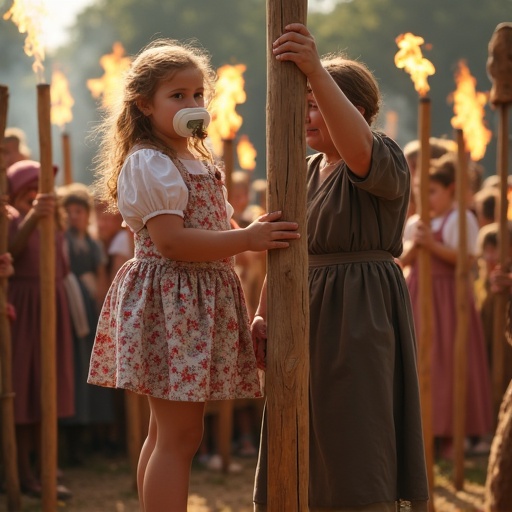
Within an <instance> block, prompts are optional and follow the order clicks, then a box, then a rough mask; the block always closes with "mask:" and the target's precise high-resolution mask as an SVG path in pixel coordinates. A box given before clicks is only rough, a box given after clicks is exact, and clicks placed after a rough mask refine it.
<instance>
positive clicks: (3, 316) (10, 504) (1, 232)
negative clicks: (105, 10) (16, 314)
mask: <svg viewBox="0 0 512 512" xmlns="http://www.w3.org/2000/svg"><path fill="white" fill-rule="evenodd" d="M8 100H9V90H8V88H7V87H6V86H5V85H0V196H6V195H7V175H6V168H5V161H4V157H3V152H2V151H1V146H3V142H2V141H3V137H4V133H5V127H6V126H7V106H8ZM0 208H1V206H0ZM7 238H8V220H7V215H6V213H5V212H4V211H0V254H4V253H5V252H7V245H8V240H7ZM0 374H1V381H0V385H1V389H0V393H1V395H0V399H1V411H2V413H1V414H2V455H3V466H4V471H5V485H6V492H7V510H9V512H11V511H15V510H21V495H20V482H19V478H18V455H17V450H16V430H15V426H14V403H13V400H14V393H13V392H12V353H11V329H10V326H9V319H8V318H7V278H6V277H0Z"/></svg>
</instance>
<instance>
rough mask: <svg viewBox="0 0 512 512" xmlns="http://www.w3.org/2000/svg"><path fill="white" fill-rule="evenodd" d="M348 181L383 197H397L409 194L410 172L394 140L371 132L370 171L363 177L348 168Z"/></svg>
mask: <svg viewBox="0 0 512 512" xmlns="http://www.w3.org/2000/svg"><path fill="white" fill-rule="evenodd" d="M348 176H349V179H350V181H352V183H354V185H355V186H357V187H358V188H360V189H363V190H366V192H368V193H370V194H373V195H375V196H378V197H382V198H383V199H389V200H393V199H397V198H399V197H401V196H403V195H404V194H406V193H407V194H409V189H410V172H409V167H408V165H407V161H406V160H405V156H404V154H403V152H402V150H401V149H400V147H399V146H398V144H397V143H396V142H394V141H393V140H392V139H390V138H389V137H386V136H385V135H381V134H379V133H376V132H374V133H373V146H372V158H371V163H370V171H369V172H368V174H367V175H366V176H365V177H364V178H360V177H359V176H357V175H355V174H354V173H353V172H352V171H351V170H350V169H348Z"/></svg>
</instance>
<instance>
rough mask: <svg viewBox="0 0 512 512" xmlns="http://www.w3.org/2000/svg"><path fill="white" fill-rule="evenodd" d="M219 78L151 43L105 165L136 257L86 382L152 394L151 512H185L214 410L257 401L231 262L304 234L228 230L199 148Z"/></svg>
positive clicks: (112, 300) (115, 295)
mask: <svg viewBox="0 0 512 512" xmlns="http://www.w3.org/2000/svg"><path fill="white" fill-rule="evenodd" d="M213 78H214V74H213V72H212V69H211V67H210V64H209V61H208V59H207V57H206V56H205V55H204V54H203V53H202V52H201V51H200V50H199V49H196V48H194V47H192V46H188V45H187V46H186V45H182V44H180V43H178V42H176V41H172V40H161V41H157V42H155V43H152V44H151V45H149V46H148V47H147V48H145V49H144V50H143V51H142V53H140V54H139V56H138V57H137V58H136V59H135V60H134V62H133V64H132V67H131V69H130V71H129V73H128V74H127V76H126V80H125V89H124V97H123V98H122V104H121V105H120V106H119V107H118V109H117V110H115V111H114V112H112V115H111V117H110V118H109V119H108V120H107V121H106V125H105V131H104V135H105V137H104V139H103V151H102V153H101V154H100V157H99V160H98V161H99V162H100V166H99V173H100V178H101V181H100V183H101V184H102V185H103V191H104V195H105V196H106V198H108V199H109V200H110V201H111V202H112V203H115V202H117V206H118V208H119V210H120V212H121V214H122V215H123V218H124V220H125V222H126V224H127V225H128V226H129V227H130V228H131V229H132V230H133V231H134V232H135V258H134V259H132V260H130V261H128V262H127V263H126V264H125V265H124V266H123V267H122V268H121V269H120V270H119V272H118V273H117V276H116V278H115V279H114V282H113V283H112V286H111V288H110V290H109V292H108V294H107V297H106V300H105V303H104V306H103V310H102V312H101V316H100V321H99V324H98V329H97V335H96V340H95V345H94V349H93V354H92V357H91V365H90V374H89V382H91V383H93V384H98V385H102V386H111V387H120V388H124V389H129V390H132V391H135V392H137V393H140V394H145V395H148V396H149V403H150V408H151V419H150V426H149V434H148V437H147V439H146V442H145V444H144V447H143V449H142V452H141V455H140V460H139V474H138V485H139V496H140V501H141V508H142V510H144V511H145V512H161V511H163V510H165V511H166V512H184V511H185V510H186V508H187V493H188V484H189V475H190V465H191V461H192V457H193V456H194V453H195V452H196V450H197V448H198V446H199V443H200V441H201V437H202V432H203V412H204V407H205V401H206V400H225V399H232V398H248V397H258V396H260V390H259V385H258V377H257V370H256V361H255V357H254V352H253V348H252V342H251V336H250V332H249V321H248V316H247V312H246V307H245V301H244V297H243V293H242V290H241V285H240V282H239V279H238V277H237V276H236V273H235V271H234V262H233V258H232V257H233V256H234V255H235V254H237V253H239V252H243V251H247V250H253V251H263V250H267V249H278V248H285V247H288V245H289V242H288V241H287V240H293V239H296V238H298V236H299V234H298V233H297V232H296V229H297V225H296V223H292V222H281V221H280V222H276V221H277V220H278V219H279V218H280V216H281V215H280V213H279V212H275V213H270V214H267V215H264V216H262V217H260V218H259V219H258V220H257V221H255V222H253V223H252V224H250V225H249V226H248V227H247V228H244V229H235V230H231V229H230V222H229V219H230V216H231V213H232V208H231V207H230V205H229V204H227V202H226V191H225V188H224V186H223V184H222V181H221V179H220V178H221V176H220V173H219V171H218V170H217V169H216V168H215V167H214V166H213V165H212V163H211V156H210V154H209V153H208V151H207V149H206V147H205V145H204V144H203V140H202V139H203V138H204V137H205V135H206V134H205V132H204V131H203V128H204V127H205V124H206V123H207V121H208V116H207V111H206V110H205V109H204V107H205V105H206V104H207V102H208V100H210V98H211V95H212V92H213V86H214V84H213ZM187 109H190V110H187ZM188 113H190V114H191V115H192V114H193V115H195V116H196V117H197V119H196V120H198V122H196V123H192V124H191V127H192V128H191V129H190V130H188V129H187V127H182V126H180V124H179V119H180V118H183V116H187V115H188ZM175 117H176V118H175ZM201 122H202V123H203V124H202V126H201ZM187 130H188V131H187Z"/></svg>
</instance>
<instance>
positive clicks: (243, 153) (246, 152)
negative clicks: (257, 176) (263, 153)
mask: <svg viewBox="0 0 512 512" xmlns="http://www.w3.org/2000/svg"><path fill="white" fill-rule="evenodd" d="M236 153H237V157H238V163H239V164H240V167H241V168H242V169H245V170H246V171H254V169H255V168H256V154H257V153H256V150H255V149H254V146H253V145H252V143H251V142H250V140H249V137H247V135H242V136H241V137H240V140H239V141H238V145H237V146H236Z"/></svg>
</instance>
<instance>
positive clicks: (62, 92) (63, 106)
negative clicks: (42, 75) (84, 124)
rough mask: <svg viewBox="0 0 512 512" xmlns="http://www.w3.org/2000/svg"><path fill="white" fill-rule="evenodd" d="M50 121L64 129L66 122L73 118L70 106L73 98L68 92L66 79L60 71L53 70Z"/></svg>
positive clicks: (73, 102) (73, 101)
mask: <svg viewBox="0 0 512 512" xmlns="http://www.w3.org/2000/svg"><path fill="white" fill-rule="evenodd" d="M51 101H52V110H51V121H52V124H56V125H57V126H59V127H60V128H61V130H64V127H65V125H66V124H68V123H70V122H71V121H72V120H73V114H72V112H71V108H72V107H73V105H74V104H75V100H74V99H73V97H72V96H71V93H70V92H69V84H68V79H67V78H66V76H65V75H64V73H62V72H61V71H58V70H54V71H53V73H52V87H51Z"/></svg>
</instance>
